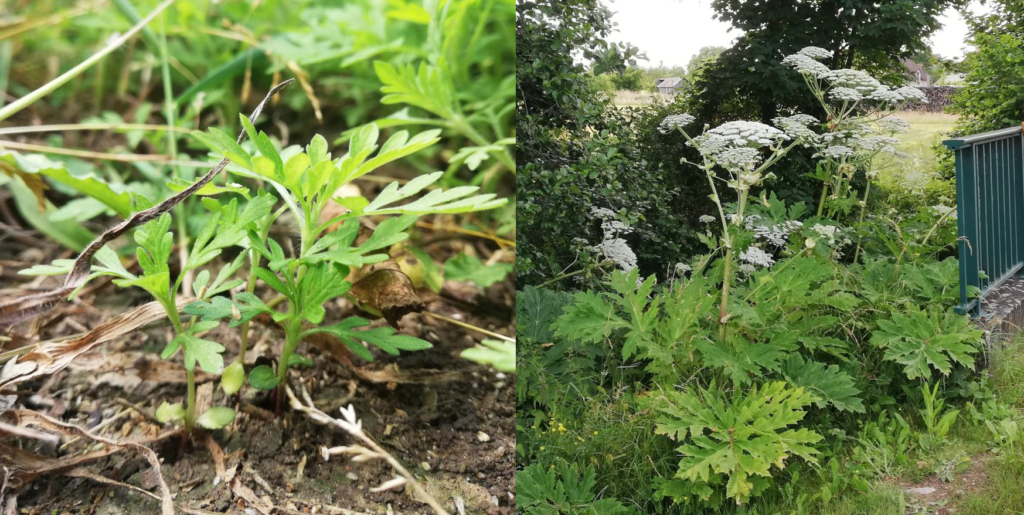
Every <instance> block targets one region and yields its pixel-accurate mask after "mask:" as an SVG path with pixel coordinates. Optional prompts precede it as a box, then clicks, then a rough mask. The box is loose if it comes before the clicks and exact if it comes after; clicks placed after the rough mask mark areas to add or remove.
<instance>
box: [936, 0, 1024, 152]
mask: <svg viewBox="0 0 1024 515" xmlns="http://www.w3.org/2000/svg"><path fill="white" fill-rule="evenodd" d="M992 7H993V10H992V12H991V13H989V14H986V15H982V16H978V17H974V18H969V25H970V29H971V33H970V36H969V40H968V42H969V43H970V44H971V45H973V46H975V47H976V48H977V50H976V51H974V52H970V53H968V54H967V55H966V56H965V57H964V61H963V67H964V69H965V71H966V76H965V77H964V87H963V88H960V89H959V90H958V91H957V93H956V94H955V95H954V96H953V99H952V105H951V106H950V109H951V110H952V111H953V112H955V113H958V114H959V115H960V118H959V120H958V121H957V132H958V133H960V134H977V133H981V132H986V131H991V130H995V129H1002V128H1004V127H1007V126H1011V125H1017V124H1019V123H1020V120H1021V119H1024V99H1022V98H1021V96H1020V94H1019V91H1020V88H1021V87H1022V86H1024V75H1022V74H1021V73H1020V66H1021V63H1022V62H1024V16H1022V12H1021V8H1020V5H1018V4H1017V3H1016V2H1011V1H1006V0H1000V1H996V2H993V4H992Z"/></svg>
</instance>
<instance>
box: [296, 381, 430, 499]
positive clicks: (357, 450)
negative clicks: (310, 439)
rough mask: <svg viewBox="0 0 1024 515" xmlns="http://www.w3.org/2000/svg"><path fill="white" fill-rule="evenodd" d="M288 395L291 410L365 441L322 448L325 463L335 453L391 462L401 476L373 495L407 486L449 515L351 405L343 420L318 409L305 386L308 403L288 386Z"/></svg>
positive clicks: (346, 410) (345, 411)
mask: <svg viewBox="0 0 1024 515" xmlns="http://www.w3.org/2000/svg"><path fill="white" fill-rule="evenodd" d="M285 393H286V394H287V395H288V399H289V401H290V402H291V406H292V409H294V410H296V411H302V412H303V413H305V414H306V415H308V416H309V418H311V419H313V420H314V421H316V422H319V423H321V424H330V425H335V426H338V427H340V428H342V429H344V430H345V432H347V433H348V434H350V435H352V436H353V437H355V438H356V439H358V440H360V441H361V442H363V444H365V445H366V447H363V446H360V445H351V446H342V447H334V448H330V449H329V448H327V447H323V448H322V449H321V454H322V456H323V458H324V460H328V459H330V457H331V456H332V455H335V454H353V455H355V458H353V459H354V460H357V461H365V460H371V459H383V460H384V461H386V462H387V463H388V465H391V467H392V468H393V469H395V471H396V472H398V474H399V475H398V476H397V477H395V478H394V479H391V480H389V481H386V482H384V483H383V484H381V485H380V486H378V487H376V488H371V489H370V491H371V492H380V491H384V490H390V489H392V488H398V487H401V486H404V485H406V484H408V485H409V486H410V487H412V489H413V491H415V492H416V494H417V495H418V496H419V497H420V499H422V500H424V501H425V502H426V503H427V504H428V505H430V507H431V508H433V509H434V511H435V512H436V513H437V514H438V515H448V511H446V510H445V509H444V508H443V507H442V506H441V503H439V502H438V501H437V499H435V498H434V497H433V496H432V495H430V494H429V493H427V491H426V490H425V489H424V488H423V486H421V485H420V483H419V481H416V478H415V477H414V476H413V475H412V474H411V473H410V472H409V471H408V470H406V468H405V467H404V466H402V464H401V463H399V462H398V459H396V458H395V457H394V456H392V455H391V454H390V453H389V452H388V451H386V450H384V448H383V447H381V446H380V445H378V444H377V442H376V441H374V440H373V438H370V436H369V435H367V434H366V433H365V432H363V422H362V421H361V420H359V418H357V417H356V410H355V407H354V406H352V405H351V404H349V405H348V408H342V409H341V415H342V419H336V418H334V417H331V416H330V415H328V414H326V413H324V412H322V411H320V410H318V409H317V408H316V406H314V405H313V399H311V398H310V397H309V393H307V392H306V388H305V387H303V388H302V397H303V399H304V400H305V404H303V403H302V402H301V401H299V399H298V398H296V397H295V394H294V393H292V389H291V388H290V387H288V386H287V385H285Z"/></svg>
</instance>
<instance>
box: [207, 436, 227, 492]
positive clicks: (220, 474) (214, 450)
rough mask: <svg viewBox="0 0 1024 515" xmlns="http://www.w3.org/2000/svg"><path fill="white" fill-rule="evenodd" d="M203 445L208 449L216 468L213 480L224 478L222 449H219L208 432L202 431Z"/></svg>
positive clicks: (225, 475)
mask: <svg viewBox="0 0 1024 515" xmlns="http://www.w3.org/2000/svg"><path fill="white" fill-rule="evenodd" d="M203 445H205V446H206V450H208V451H210V456H212V457H213V463H214V466H215V467H216V470H217V479H216V480H214V482H215V483H216V482H219V481H222V480H224V479H226V478H227V468H225V467H224V449H221V447H220V445H219V444H218V443H217V441H216V440H214V439H213V437H212V436H210V433H203Z"/></svg>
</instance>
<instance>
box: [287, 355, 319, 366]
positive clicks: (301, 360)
mask: <svg viewBox="0 0 1024 515" xmlns="http://www.w3.org/2000/svg"><path fill="white" fill-rule="evenodd" d="M294 365H299V366H303V367H311V366H313V359H312V358H307V357H306V356H299V355H298V354H292V355H291V356H288V366H289V367H290V366H294Z"/></svg>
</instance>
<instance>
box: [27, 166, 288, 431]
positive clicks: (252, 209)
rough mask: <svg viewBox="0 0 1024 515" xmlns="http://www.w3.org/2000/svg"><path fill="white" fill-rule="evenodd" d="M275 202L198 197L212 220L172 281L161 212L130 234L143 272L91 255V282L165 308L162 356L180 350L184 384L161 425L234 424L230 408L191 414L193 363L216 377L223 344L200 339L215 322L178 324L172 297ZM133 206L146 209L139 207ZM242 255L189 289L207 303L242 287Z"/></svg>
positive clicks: (108, 254) (63, 264) (61, 263)
mask: <svg viewBox="0 0 1024 515" xmlns="http://www.w3.org/2000/svg"><path fill="white" fill-rule="evenodd" d="M173 187H174V186H173V185H172V188H173ZM204 190H205V191H204ZM214 190H215V188H214V187H212V186H209V187H207V188H204V189H203V190H200V194H210V193H211V192H212V191H214ZM137 199H138V202H140V203H141V204H148V201H146V200H145V197H141V196H139V197H137ZM275 203H276V199H275V198H274V197H273V196H272V195H269V194H266V193H262V194H260V195H258V196H257V197H255V198H252V199H251V200H249V202H247V203H246V205H245V208H244V209H242V210H241V211H240V210H239V207H238V201H237V200H231V201H230V202H227V203H224V204H221V203H218V202H217V201H215V200H213V199H203V204H204V205H205V206H206V207H207V209H209V210H210V211H211V212H212V216H211V217H210V219H209V220H208V221H207V223H206V226H205V227H204V228H203V230H202V231H201V232H200V233H199V235H198V236H197V237H196V239H195V241H194V242H193V245H192V249H191V252H190V253H189V255H188V259H187V261H186V262H185V263H184V264H183V265H182V267H181V269H180V270H179V271H178V274H177V276H176V277H175V278H174V280H173V282H172V280H171V273H170V268H169V265H168V263H169V261H170V257H171V250H172V248H173V246H174V235H173V233H172V232H171V230H170V228H171V215H170V214H167V213H165V214H163V215H161V216H160V217H158V218H156V219H155V220H152V221H150V222H148V223H146V224H145V225H143V226H141V227H139V228H138V229H137V230H136V231H135V242H136V244H138V248H137V250H136V256H137V259H138V262H139V267H140V268H141V269H142V274H140V275H135V274H132V273H131V272H129V271H128V270H127V269H126V268H125V267H124V266H123V265H122V264H121V261H120V259H119V258H118V257H117V254H116V253H115V252H114V251H113V250H110V249H109V248H108V247H104V248H103V249H101V250H100V251H99V252H97V253H96V259H97V261H99V264H98V265H94V266H93V267H92V274H91V277H90V279H91V278H95V277H98V276H114V277H115V279H114V284H116V285H117V286H120V287H122V288H128V287H138V288H141V289H143V290H146V292H148V293H149V294H150V295H152V296H153V299H154V300H156V301H157V302H159V303H160V305H162V306H163V307H164V310H165V311H166V313H167V318H168V319H169V320H170V321H171V326H172V327H173V330H174V338H173V339H172V340H171V341H170V342H168V343H167V346H166V347H165V348H164V350H163V352H162V353H161V357H162V358H164V359H169V358H170V357H172V356H173V355H174V354H176V353H177V351H178V350H179V349H181V350H182V351H183V354H184V360H185V363H184V364H185V370H186V375H187V382H188V393H187V396H186V399H185V403H184V406H183V405H182V404H181V403H175V404H170V403H167V402H164V403H163V404H161V406H160V407H159V408H158V409H157V413H156V416H157V419H159V420H160V421H161V422H171V421H177V420H181V421H183V423H184V425H185V430H186V432H191V430H192V428H193V427H194V426H195V424H197V423H198V424H199V425H200V426H202V427H205V428H207V429H218V428H221V427H223V426H225V425H227V424H229V423H231V421H232V420H234V416H235V413H234V410H232V409H231V408H227V407H213V408H210V409H209V410H208V411H206V412H205V413H203V414H201V415H199V416H198V417H197V416H196V413H195V397H196V385H195V367H196V365H197V364H198V365H199V367H200V368H202V369H203V370H204V371H206V372H207V373H211V374H218V375H219V374H221V372H222V370H223V369H224V360H223V358H222V357H221V353H222V352H224V346H223V345H221V344H219V343H217V342H214V341H211V340H206V339H203V338H202V337H201V336H202V334H203V333H205V332H207V331H209V330H211V329H213V328H214V327H216V326H217V323H216V322H206V321H200V322H198V323H194V322H195V321H194V320H193V321H192V322H193V323H189V324H183V323H182V321H181V318H180V316H179V314H178V306H177V300H176V299H177V294H178V291H179V289H180V287H181V283H182V280H183V279H184V278H185V277H186V275H187V274H188V272H191V271H197V270H199V269H200V267H202V266H204V265H206V264H207V263H209V262H211V261H212V260H213V259H214V258H216V257H217V256H219V255H220V254H221V252H222V251H223V250H224V249H225V248H228V247H230V246H232V245H237V244H239V243H243V242H244V241H245V239H246V232H247V230H250V229H251V227H253V226H254V225H255V221H256V220H257V219H260V218H265V217H266V216H267V215H268V214H269V213H270V210H271V208H272V207H273V205H274V204H275ZM138 207H139V208H140V209H146V208H148V207H150V206H149V205H140V206H138ZM244 257H245V255H244V254H242V255H240V256H239V258H237V259H235V260H234V261H232V262H231V263H229V264H228V265H227V266H225V267H223V268H221V270H220V271H219V272H218V274H217V276H216V278H214V279H213V281H212V282H211V281H210V272H209V271H208V270H202V271H199V272H198V275H196V279H195V280H194V281H193V283H192V288H193V291H195V293H196V295H197V296H198V298H199V299H206V298H209V297H211V296H213V295H217V294H218V293H222V292H224V291H227V290H230V289H231V288H235V287H237V286H239V285H241V283H242V281H240V280H235V279H232V276H233V275H234V274H235V273H236V272H237V271H238V270H239V269H240V268H241V267H242V264H243V258H244ZM72 265H73V261H72V260H58V261H55V262H54V263H53V264H51V265H38V266H35V267H32V268H31V269H29V270H25V271H24V272H23V273H25V274H26V275H60V274H66V273H68V272H70V270H71V267H72ZM75 293H77V291H76V292H75ZM73 296H74V293H73V294H72V297H73Z"/></svg>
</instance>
